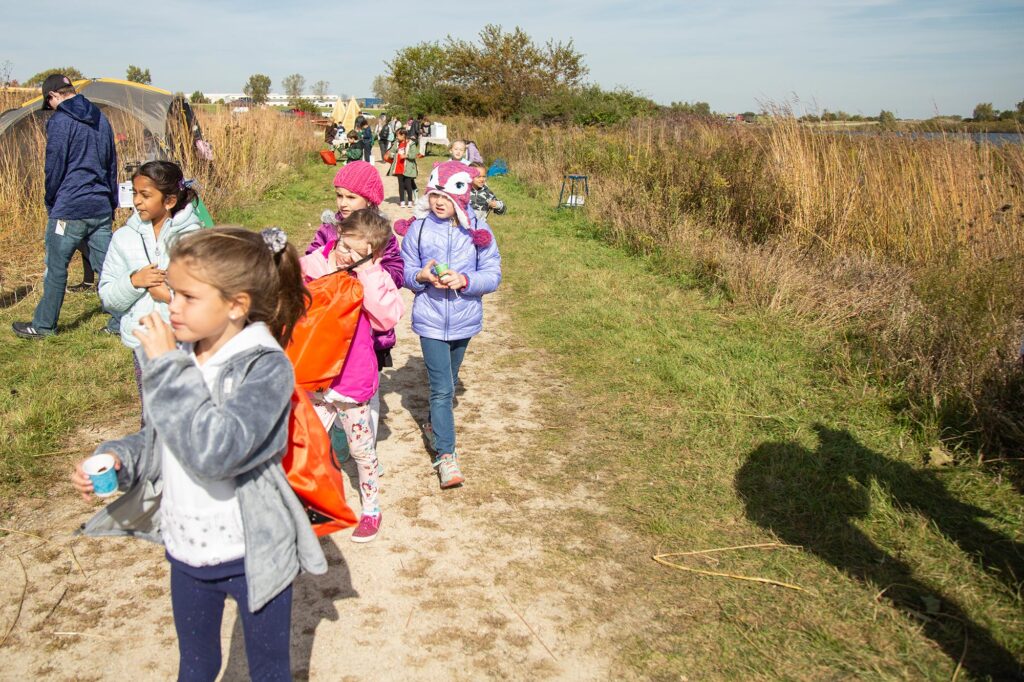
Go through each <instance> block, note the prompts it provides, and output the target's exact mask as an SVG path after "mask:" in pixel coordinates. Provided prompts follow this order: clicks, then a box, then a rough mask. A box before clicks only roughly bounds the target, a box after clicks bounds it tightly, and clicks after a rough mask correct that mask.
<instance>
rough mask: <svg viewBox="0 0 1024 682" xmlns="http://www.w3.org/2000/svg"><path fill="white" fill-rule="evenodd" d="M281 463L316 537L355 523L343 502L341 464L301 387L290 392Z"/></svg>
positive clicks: (349, 510) (352, 515)
mask: <svg viewBox="0 0 1024 682" xmlns="http://www.w3.org/2000/svg"><path fill="white" fill-rule="evenodd" d="M281 464H282V466H284V470H285V473H286V474H287V476H288V483H289V484H290V485H291V487H292V490H294V491H295V494H296V495H297V496H298V498H299V500H300V501H301V502H302V506H304V507H305V508H306V514H307V515H308V516H309V522H310V523H311V524H312V525H313V530H314V531H315V532H316V535H317V537H323V536H324V535H327V534H329V533H333V532H334V531H337V530H341V529H343V528H350V527H351V526H354V525H356V515H355V512H353V511H352V508H351V507H349V506H348V502H346V501H345V482H344V479H343V478H342V476H343V474H342V472H341V464H340V463H339V462H338V458H337V457H336V456H335V454H334V451H333V450H332V449H331V439H330V437H329V436H328V435H327V432H326V431H324V425H323V424H322V423H321V422H320V417H319V416H318V415H317V413H316V410H314V409H313V403H311V402H310V400H309V397H308V396H307V395H306V391H305V390H304V389H301V388H296V389H295V392H294V393H293V394H292V414H291V417H290V418H289V420H288V452H287V453H286V454H285V456H284V459H283V460H282V461H281Z"/></svg>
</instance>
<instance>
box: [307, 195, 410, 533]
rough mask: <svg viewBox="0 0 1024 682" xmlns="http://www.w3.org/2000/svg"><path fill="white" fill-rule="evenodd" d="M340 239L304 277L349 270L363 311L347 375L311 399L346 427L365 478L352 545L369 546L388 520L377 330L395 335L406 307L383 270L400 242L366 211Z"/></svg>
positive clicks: (345, 224)
mask: <svg viewBox="0 0 1024 682" xmlns="http://www.w3.org/2000/svg"><path fill="white" fill-rule="evenodd" d="M338 234H339V239H338V241H337V242H336V243H329V244H327V245H325V246H324V247H323V248H322V249H318V250H316V251H314V252H313V253H310V254H307V255H306V256H304V257H303V258H302V271H303V275H304V276H305V277H306V278H307V280H313V279H317V278H319V277H325V276H330V275H332V273H335V272H337V271H338V270H339V269H341V268H344V269H345V270H347V271H348V272H349V274H348V275H343V276H350V277H358V279H359V282H360V284H362V288H363V310H362V315H361V316H360V319H359V323H358V325H357V326H356V332H355V336H354V337H353V339H352V344H351V345H350V346H349V350H348V355H347V356H346V358H345V364H344V365H343V366H342V368H341V374H339V375H338V377H337V378H335V380H334V381H333V382H331V385H330V387H329V388H328V389H327V390H326V391H322V392H318V393H315V394H313V395H311V396H310V397H311V399H312V400H313V406H314V407H315V408H316V411H317V414H318V415H320V419H321V421H322V422H323V425H324V428H325V429H327V430H330V429H331V428H332V427H335V425H336V423H338V422H340V426H341V429H342V430H343V431H344V433H345V438H346V441H347V444H348V451H349V454H350V455H351V456H352V459H353V460H355V462H356V468H357V469H358V472H359V492H360V497H361V499H362V514H361V516H360V519H359V525H358V526H357V527H356V530H355V532H353V534H352V541H353V542H369V541H370V540H373V539H374V538H375V537H376V536H377V532H378V531H379V530H380V524H381V518H382V517H381V511H380V503H379V499H378V497H379V487H380V486H379V484H378V480H377V479H378V472H377V453H376V443H375V441H376V432H377V428H376V421H377V414H378V413H379V405H380V397H379V395H378V391H377V389H378V386H379V377H378V367H377V358H376V355H375V352H374V346H373V336H372V334H371V330H372V331H377V332H384V331H390V330H392V329H394V328H395V325H396V324H397V323H398V320H399V319H401V317H402V314H403V313H404V312H405V306H404V305H403V304H402V299H401V297H400V296H399V295H398V287H397V286H395V282H394V280H392V279H391V277H390V276H389V275H388V273H387V272H385V271H384V270H383V269H382V268H381V259H382V258H383V256H384V251H385V249H386V247H387V245H388V242H389V241H390V240H391V239H392V238H393V236H394V235H392V233H391V226H390V225H388V221H387V219H386V218H384V216H382V215H381V214H380V213H379V212H378V211H377V209H376V208H364V209H361V210H358V211H355V212H353V213H352V214H351V215H349V216H348V217H347V218H346V219H345V220H344V221H342V222H341V223H340V224H339V225H338ZM343 264H347V265H343ZM335 276H337V275H335Z"/></svg>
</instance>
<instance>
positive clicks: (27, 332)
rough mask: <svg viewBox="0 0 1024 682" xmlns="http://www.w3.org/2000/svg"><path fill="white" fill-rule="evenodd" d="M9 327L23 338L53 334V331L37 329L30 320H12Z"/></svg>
mask: <svg viewBox="0 0 1024 682" xmlns="http://www.w3.org/2000/svg"><path fill="white" fill-rule="evenodd" d="M11 329H13V330H14V333H15V335H17V336H18V337H20V338H23V339H44V338H46V337H47V336H53V332H50V333H48V334H47V333H43V332H40V331H37V330H36V328H35V327H33V326H32V323H31V322H14V323H12V324H11Z"/></svg>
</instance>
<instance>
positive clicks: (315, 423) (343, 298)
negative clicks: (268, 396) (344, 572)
mask: <svg viewBox="0 0 1024 682" xmlns="http://www.w3.org/2000/svg"><path fill="white" fill-rule="evenodd" d="M307 288H308V289H309V293H310V294H312V297H313V299H312V301H311V303H310V306H309V309H308V310H307V311H306V315H305V317H303V318H302V319H301V320H299V323H298V324H297V325H296V326H295V331H294V332H292V338H291V341H290V342H289V344H288V347H287V348H286V349H285V354H286V355H287V356H288V358H289V359H290V360H291V361H292V365H293V366H294V367H295V392H294V393H293V395H292V413H291V417H290V418H289V421H288V452H287V453H286V454H285V456H284V459H283V460H282V462H281V464H282V465H283V466H284V470H285V474H287V476H288V483H289V484H290V485H291V487H292V490H294V491H295V494H296V495H298V497H299V500H300V501H301V502H302V504H303V506H304V507H305V508H306V513H307V514H308V515H309V521H310V523H311V524H312V525H313V530H314V531H316V534H317V536H318V537H319V536H324V535H327V534H329V533H333V532H334V531H337V530H341V529H343V528H348V527H350V526H354V525H355V524H356V516H355V513H354V512H353V511H352V508H351V507H349V505H348V503H347V502H346V501H345V483H344V479H343V474H342V472H341V465H340V463H339V462H338V458H337V457H336V456H335V454H334V451H333V450H332V449H331V439H330V436H328V434H327V431H325V430H324V426H323V423H322V422H321V421H320V417H319V416H318V415H317V413H316V410H314V409H313V403H312V402H310V400H309V396H307V395H306V391H319V390H323V389H325V388H327V387H328V386H329V385H330V383H331V381H333V380H334V378H335V377H336V376H338V374H340V373H341V368H342V365H344V364H345V357H346V356H347V355H348V349H349V347H350V346H351V345H352V337H353V336H355V333H356V325H357V324H358V323H359V315H360V313H361V311H362V307H363V286H362V284H360V283H359V280H358V279H356V278H355V277H352V276H351V275H349V274H348V273H347V272H344V271H341V272H337V273H334V274H331V275H327V276H326V277H321V278H320V279H317V280H313V281H312V282H310V283H309V285H308V287H307Z"/></svg>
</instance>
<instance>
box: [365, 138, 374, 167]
mask: <svg viewBox="0 0 1024 682" xmlns="http://www.w3.org/2000/svg"><path fill="white" fill-rule="evenodd" d="M372 153H373V142H369V143H367V142H365V141H364V143H363V161H365V162H367V163H369V162H370V154H372Z"/></svg>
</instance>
